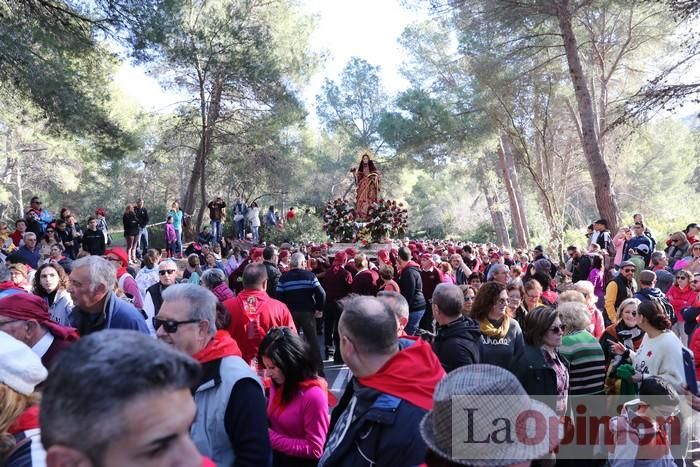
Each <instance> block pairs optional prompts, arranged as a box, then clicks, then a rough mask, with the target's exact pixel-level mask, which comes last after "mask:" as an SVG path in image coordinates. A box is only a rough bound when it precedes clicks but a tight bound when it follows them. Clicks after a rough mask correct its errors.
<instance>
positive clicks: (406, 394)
mask: <svg viewBox="0 0 700 467" xmlns="http://www.w3.org/2000/svg"><path fill="white" fill-rule="evenodd" d="M411 340H412V341H413V344H412V345H410V346H409V347H406V348H405V349H403V350H400V351H399V352H398V353H397V354H396V355H394V356H393V357H391V358H390V359H389V361H387V362H386V363H385V364H384V366H383V367H381V368H380V369H379V371H377V372H376V373H375V374H373V375H370V376H365V377H364V378H358V382H359V383H360V384H361V385H363V386H366V387H368V388H372V389H376V390H377V391H380V392H384V393H386V394H389V395H392V396H395V397H399V398H401V399H404V400H406V401H408V402H410V403H411V404H413V405H415V406H418V407H420V408H422V409H425V410H430V409H432V408H433V392H434V391H435V386H436V385H437V383H438V382H439V381H440V380H441V379H442V378H443V376H445V370H443V369H442V366H441V365H440V361H439V360H438V358H437V357H436V356H435V354H434V353H433V350H432V348H431V347H430V344H428V343H427V342H425V341H424V340H422V339H415V340H414V339H411Z"/></svg>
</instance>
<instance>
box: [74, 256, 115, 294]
mask: <svg viewBox="0 0 700 467" xmlns="http://www.w3.org/2000/svg"><path fill="white" fill-rule="evenodd" d="M80 268H87V269H88V275H89V276H90V288H91V289H92V290H93V291H94V290H95V289H96V288H97V286H98V285H100V284H102V285H104V286H105V287H106V288H107V291H110V290H112V288H113V287H114V284H116V283H117V270H116V269H115V268H114V266H112V264H111V263H110V262H109V261H107V260H106V259H104V258H103V257H101V256H86V257H84V258H80V259H76V260H75V261H73V271H75V270H76V269H80Z"/></svg>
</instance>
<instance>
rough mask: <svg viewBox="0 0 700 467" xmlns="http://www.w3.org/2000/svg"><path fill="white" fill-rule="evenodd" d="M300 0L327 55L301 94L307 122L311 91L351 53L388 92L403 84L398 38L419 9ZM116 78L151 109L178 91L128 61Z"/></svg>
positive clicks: (395, 1)
mask: <svg viewBox="0 0 700 467" xmlns="http://www.w3.org/2000/svg"><path fill="white" fill-rule="evenodd" d="M300 3H301V8H302V9H303V11H304V12H306V13H308V14H313V15H316V16H317V18H318V19H317V28H316V30H315V31H314V33H313V35H312V37H311V47H312V48H313V49H314V50H317V51H324V52H325V54H326V61H325V62H324V63H323V65H322V66H321V67H319V70H318V71H317V72H316V74H315V75H314V76H312V78H311V80H310V82H309V84H308V85H307V86H306V88H305V89H304V90H303V93H302V98H303V100H304V102H305V103H306V105H307V110H308V111H309V113H310V115H311V120H312V122H315V118H314V116H315V110H314V104H315V101H316V95H317V94H318V93H319V92H320V90H321V86H322V85H323V82H324V80H325V79H326V78H328V79H331V80H337V79H338V77H339V75H340V73H341V72H342V70H343V67H344V66H345V64H346V63H347V62H348V61H349V60H350V58H351V57H353V56H357V57H361V58H364V59H365V60H367V61H368V62H369V63H371V64H372V65H377V66H379V67H380V76H381V79H382V83H383V84H384V86H385V88H386V89H387V91H388V92H389V93H395V92H398V91H401V90H403V89H405V88H406V87H407V86H408V82H407V81H406V80H405V79H404V78H403V77H402V76H401V73H400V67H401V64H402V62H403V61H404V59H405V58H406V54H405V52H404V51H403V49H402V48H401V46H400V45H399V43H398V39H399V37H400V35H401V33H402V32H403V30H404V28H405V27H406V26H408V25H409V24H410V23H412V22H413V21H415V20H419V19H423V18H424V17H423V18H421V14H420V13H419V12H416V11H409V10H407V9H405V8H403V7H402V6H401V5H400V3H399V0H353V1H349V0H300ZM115 81H116V83H117V85H118V86H119V87H120V88H121V89H122V90H123V92H124V93H125V94H126V95H127V96H129V97H131V98H133V99H135V100H137V101H138V102H140V103H141V105H143V106H144V107H145V108H147V109H149V110H152V111H157V112H166V111H168V110H172V108H173V105H174V103H175V102H177V100H178V99H177V96H175V95H173V94H168V93H166V92H165V91H163V90H162V89H161V88H160V86H159V84H158V82H157V81H156V80H155V79H154V78H152V77H151V76H149V74H148V72H147V70H145V69H144V68H142V67H135V66H133V65H131V64H129V63H124V64H123V65H122V66H121V68H120V69H119V71H118V73H117V76H116V78H115Z"/></svg>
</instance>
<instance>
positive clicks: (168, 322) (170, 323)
mask: <svg viewBox="0 0 700 467" xmlns="http://www.w3.org/2000/svg"><path fill="white" fill-rule="evenodd" d="M151 319H152V320H153V327H154V328H155V329H156V331H157V330H158V329H160V327H161V326H163V329H164V330H165V332H167V333H168V334H175V333H176V332H177V327H178V326H179V325H181V324H191V323H199V322H200V321H201V320H199V319H187V320H185V321H176V320H174V319H159V318H156V317H153V318H151Z"/></svg>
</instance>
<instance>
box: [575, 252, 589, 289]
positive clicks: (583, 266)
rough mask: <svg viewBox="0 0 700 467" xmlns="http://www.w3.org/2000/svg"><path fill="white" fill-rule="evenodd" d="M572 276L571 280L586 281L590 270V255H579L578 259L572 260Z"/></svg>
mask: <svg viewBox="0 0 700 467" xmlns="http://www.w3.org/2000/svg"><path fill="white" fill-rule="evenodd" d="M572 263H573V264H572V266H573V271H572V276H571V282H574V283H576V282H578V281H587V280H588V274H590V272H591V257H590V256H588V255H581V257H580V258H579V259H574V260H572Z"/></svg>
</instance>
